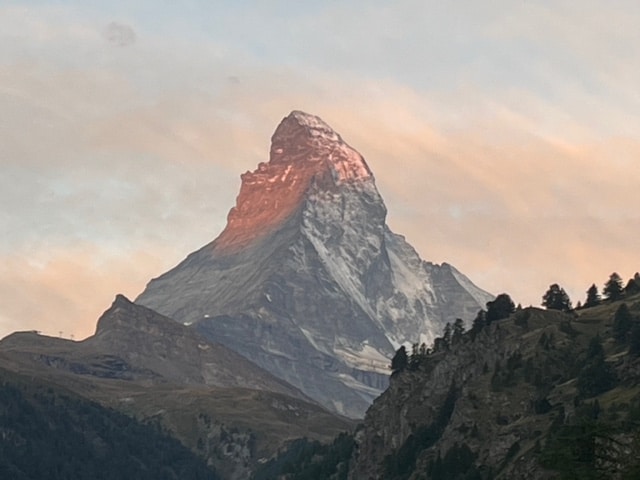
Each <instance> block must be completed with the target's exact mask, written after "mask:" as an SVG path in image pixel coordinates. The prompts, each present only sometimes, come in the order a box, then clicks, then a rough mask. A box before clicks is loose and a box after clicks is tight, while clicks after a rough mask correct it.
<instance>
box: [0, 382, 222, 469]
mask: <svg viewBox="0 0 640 480" xmlns="http://www.w3.org/2000/svg"><path fill="white" fill-rule="evenodd" d="M0 478H3V479H5V478H6V479H12V480H44V479H47V480H85V479H87V480H89V479H90V480H112V479H113V480H120V479H122V478H135V479H138V480H146V479H148V480H175V479H180V478H188V479H192V480H216V479H217V478H219V477H218V476H217V475H216V474H215V473H214V472H213V471H212V470H211V469H209V468H208V467H207V465H206V464H205V463H204V461H203V460H201V459H200V458H198V457H196V456H195V455H194V454H193V453H191V452H190V451H189V450H188V449H187V448H185V447H184V446H182V445H181V444H180V443H179V442H178V441H177V440H175V439H173V438H171V437H169V436H168V435H166V434H164V433H163V432H162V431H160V429H159V428H158V427H157V426H154V425H150V424H141V423H139V422H137V421H136V420H135V419H132V418H131V417H128V416H126V415H123V414H121V413H118V412H115V411H113V410H110V409H106V408H104V407H101V406H100V405H98V404H96V403H93V402H90V401H87V400H85V399H82V398H80V397H77V396H75V395H73V394H70V393H68V392H64V391H61V390H59V389H56V388H54V387H51V386H45V385H42V384H36V383H34V381H33V379H29V380H28V381H26V379H24V380H23V379H21V378H20V377H19V376H17V375H15V374H10V373H8V372H5V371H2V370H0Z"/></svg>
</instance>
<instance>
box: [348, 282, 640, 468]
mask: <svg viewBox="0 0 640 480" xmlns="http://www.w3.org/2000/svg"><path fill="white" fill-rule="evenodd" d="M621 312H622V313H621ZM639 382H640V297H639V296H638V295H635V296H630V297H629V298H628V299H626V300H625V301H624V302H612V303H608V304H603V305H600V306H597V307H594V308H588V309H582V310H577V311H575V312H572V313H562V312H559V311H555V312H554V311H543V310H539V309H534V308H529V309H525V310H522V311H517V312H516V313H514V314H513V315H512V316H510V317H509V318H506V319H503V320H500V321H497V322H494V323H492V324H491V325H488V326H485V327H484V328H483V329H482V330H479V331H474V332H469V333H467V334H465V335H464V336H462V337H461V338H460V339H459V340H458V341H457V342H455V343H452V344H451V345H450V346H449V347H447V348H444V349H443V350H441V351H439V352H435V353H430V352H427V353H426V354H423V355H418V356H417V357H416V358H411V359H410V361H409V364H408V365H407V366H406V367H405V368H403V369H401V370H399V371H398V372H397V373H395V374H394V375H393V376H392V377H391V384H390V387H389V389H388V390H387V391H386V392H385V393H384V394H383V395H381V396H380V397H379V398H378V399H377V400H376V401H375V402H374V404H373V405H372V407H371V408H370V409H369V410H368V412H367V415H366V417H365V421H364V426H363V428H362V429H360V430H359V432H358V433H357V434H356V436H355V440H356V444H357V446H356V449H355V452H356V453H355V454H354V455H353V457H352V459H351V470H350V474H349V478H350V479H352V480H374V479H381V480H382V479H384V480H400V479H415V480H417V479H450V478H469V479H493V478H496V479H498V478H504V479H513V478H517V479H531V480H542V479H564V478H567V479H569V478H593V479H601V478H611V479H614V478H615V479H631V478H640V477H638V475H639V474H640V462H639V461H638V458H640V456H639V455H640V441H639V440H638V439H639V438H640V437H639V432H640V430H639V428H638V418H639V417H640V388H639V386H638V385H639V384H640V383H639Z"/></svg>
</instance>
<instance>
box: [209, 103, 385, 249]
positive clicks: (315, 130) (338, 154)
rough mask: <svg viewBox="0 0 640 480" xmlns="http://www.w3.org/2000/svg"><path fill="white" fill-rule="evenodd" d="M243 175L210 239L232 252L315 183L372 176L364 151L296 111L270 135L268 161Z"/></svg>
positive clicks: (291, 208)
mask: <svg viewBox="0 0 640 480" xmlns="http://www.w3.org/2000/svg"><path fill="white" fill-rule="evenodd" d="M241 179H242V186H241V187H240V194H239V195H238V198H237V201H236V206H235V207H234V208H232V209H231V211H230V212H229V215H228V218H227V226H226V228H225V229H224V231H223V232H222V233H221V234H220V236H219V237H218V238H217V239H216V241H215V242H214V248H215V250H216V251H218V252H228V253H233V252H234V251H236V250H238V249H241V248H243V247H245V246H247V245H248V244H250V243H251V242H252V241H254V240H256V239H258V238H260V237H262V236H263V235H265V234H267V233H269V232H272V231H273V230H275V229H277V228H278V227H279V226H280V225H281V224H282V223H283V222H285V221H286V220H287V219H289V218H290V217H291V215H292V214H294V213H295V212H296V211H297V210H298V208H299V207H300V205H301V202H302V201H303V199H304V197H305V194H306V193H307V192H308V190H309V187H310V186H311V185H312V184H313V183H314V182H315V183H317V184H318V185H319V186H322V187H323V189H325V190H329V191H330V190H332V189H333V188H335V187H337V186H339V185H341V184H342V183H345V182H358V181H361V180H372V179H373V176H372V174H371V170H369V167H368V166H367V164H366V162H365V160H364V158H362V155H360V154H359V153H358V152H356V151H355V150H354V149H353V148H351V147H350V146H349V145H347V144H346V143H345V142H344V141H343V140H342V138H341V137H340V135H338V134H337V133H336V132H334V131H333V129H332V128H331V127H330V126H329V125H327V124H326V123H325V122H324V121H323V120H322V119H320V118H319V117H317V116H315V115H309V114H307V113H304V112H300V111H294V112H292V113H291V114H289V115H288V116H287V117H285V118H284V119H283V120H282V122H281V123H280V125H279V126H278V128H277V129H276V131H275V133H274V134H273V137H272V138H271V152H270V159H269V162H268V163H260V164H259V165H258V168H257V169H256V170H254V171H253V172H246V173H244V174H243V175H242V176H241Z"/></svg>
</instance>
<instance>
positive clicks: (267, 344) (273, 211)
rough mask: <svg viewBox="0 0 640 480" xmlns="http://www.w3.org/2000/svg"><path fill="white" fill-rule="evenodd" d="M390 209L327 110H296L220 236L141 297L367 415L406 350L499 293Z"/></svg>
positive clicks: (347, 410) (249, 176)
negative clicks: (403, 226) (398, 227)
mask: <svg viewBox="0 0 640 480" xmlns="http://www.w3.org/2000/svg"><path fill="white" fill-rule="evenodd" d="M386 213H387V211H386V207H385V205H384V202H383V200H382V198H381V196H380V194H379V192H378V190H377V188H376V185H375V180H374V177H373V175H372V173H371V170H370V169H369V167H368V166H367V164H366V162H365V160H364V159H363V158H362V156H361V155H360V154H359V153H358V152H356V151H355V150H354V149H353V148H351V147H350V146H349V145H347V144H346V143H345V142H344V141H343V140H342V138H341V137H340V135H338V134H337V133H336V132H334V131H333V130H332V129H331V128H330V127H329V126H328V125H327V124H326V123H325V122H323V121H322V120H321V119H319V118H318V117H315V116H313V115H308V114H306V113H303V112H298V111H295V112H292V113H291V114H290V115H289V116H287V117H286V118H285V119H284V120H283V121H282V123H281V124H280V125H279V126H278V128H277V129H276V131H275V133H274V135H273V138H272V146H271V152H270V160H269V162H268V163H261V164H260V165H259V166H258V168H257V169H256V170H255V171H254V172H247V173H245V174H244V175H242V185H241V188H240V194H239V195H238V199H237V204H236V206H235V207H234V208H233V209H232V210H231V211H230V213H229V217H228V223H227V226H226V228H225V229H224V231H223V232H222V233H221V234H220V236H219V237H218V238H217V239H216V240H214V241H213V242H212V243H210V244H209V245H207V246H205V247H203V248H202V249H200V250H199V251H197V252H195V253H192V254H191V255H189V256H188V257H187V258H186V259H185V260H184V261H183V262H181V263H180V264H179V265H177V266H176V267H175V268H173V269H172V270H170V271H169V272H167V273H165V274H164V275H162V276H160V277H159V278H156V279H154V280H152V281H151V282H150V283H149V284H148V285H147V288H146V289H145V291H144V292H143V293H142V294H141V295H140V296H139V297H138V298H137V299H136V302H137V303H139V304H142V305H146V306H148V307H150V308H153V309H154V310H157V311H159V312H161V313H163V314H164V315H167V316H168V317H171V318H173V319H174V320H177V321H179V322H182V323H185V324H189V325H191V327H192V328H195V329H196V330H198V331H199V332H200V333H201V334H203V335H204V336H206V337H208V338H211V339H214V340H215V341H217V342H220V343H223V344H224V345H226V346H228V347H230V348H231V349H233V350H235V351H237V352H239V353H240V354H242V355H244V356H245V357H247V358H249V359H250V360H252V361H254V362H255V363H257V364H258V365H260V366H261V367H263V368H265V369H266V370H268V371H270V372H272V373H273V374H275V375H276V376H278V377H280V378H282V379H284V380H286V381H287V382H289V383H291V384H293V385H295V386H296V387H298V388H300V389H301V390H302V391H303V392H304V393H305V394H306V395H308V396H310V397H312V398H314V399H316V400H317V401H318V402H320V403H321V404H322V405H325V406H326V407H328V408H330V409H332V410H334V411H336V412H338V413H341V414H343V415H348V416H351V417H361V416H362V415H363V413H364V411H365V410H366V408H367V407H368V406H369V405H370V403H371V402H372V401H373V399H374V398H375V397H376V396H377V395H379V394H380V393H381V392H382V391H383V390H384V388H386V386H387V378H388V364H389V359H390V358H391V356H392V355H393V353H394V351H395V350H396V349H397V348H398V347H399V346H400V345H402V344H405V343H407V342H412V341H416V340H418V339H419V340H420V341H424V342H427V343H429V342H430V341H431V340H432V339H433V337H434V335H436V334H438V333H440V332H441V331H442V328H443V326H444V324H445V323H446V322H449V321H451V322H453V321H454V320H455V319H456V318H458V317H460V318H464V319H470V318H473V316H474V315H475V313H476V312H477V311H478V310H479V309H480V308H482V307H483V306H484V305H485V303H486V302H487V301H488V300H490V299H491V298H492V297H491V295H489V294H488V293H486V292H484V291H483V290H481V289H479V288H478V287H476V286H475V285H473V284H472V283H471V282H470V281H469V280H468V279H467V278H466V277H465V276H464V275H462V274H461V273H460V272H458V271H457V270H456V269H455V268H454V267H452V266H450V265H448V264H443V265H435V264H432V263H426V262H423V261H422V260H421V259H420V257H419V256H418V254H417V253H416V252H415V250H414V249H413V248H412V247H411V246H410V245H409V244H408V243H407V242H406V241H405V240H404V238H403V237H401V236H399V235H396V234H394V233H393V232H391V231H390V229H389V228H388V227H387V225H386V223H385V219H386Z"/></svg>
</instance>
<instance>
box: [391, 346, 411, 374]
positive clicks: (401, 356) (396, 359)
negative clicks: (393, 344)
mask: <svg viewBox="0 0 640 480" xmlns="http://www.w3.org/2000/svg"><path fill="white" fill-rule="evenodd" d="M408 363H409V357H408V356H407V349H406V348H404V345H403V346H401V347H400V348H399V349H398V350H397V351H396V354H395V355H394V356H393V358H392V359H391V372H392V373H396V372H401V371H402V370H404V369H405V368H406V367H407V364H408Z"/></svg>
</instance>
